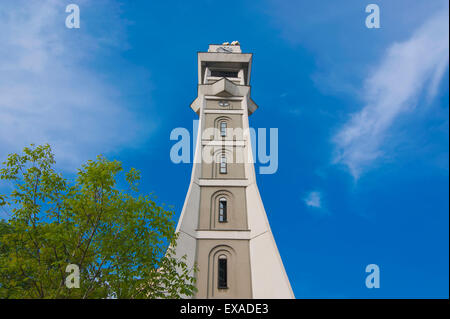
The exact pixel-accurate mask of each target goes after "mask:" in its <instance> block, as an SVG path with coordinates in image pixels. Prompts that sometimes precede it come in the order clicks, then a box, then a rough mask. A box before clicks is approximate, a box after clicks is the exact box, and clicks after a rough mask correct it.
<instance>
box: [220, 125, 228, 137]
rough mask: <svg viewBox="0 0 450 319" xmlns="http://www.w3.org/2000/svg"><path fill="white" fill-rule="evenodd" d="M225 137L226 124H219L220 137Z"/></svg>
mask: <svg viewBox="0 0 450 319" xmlns="http://www.w3.org/2000/svg"><path fill="white" fill-rule="evenodd" d="M226 135H227V122H220V136H222V137H225V136H226Z"/></svg>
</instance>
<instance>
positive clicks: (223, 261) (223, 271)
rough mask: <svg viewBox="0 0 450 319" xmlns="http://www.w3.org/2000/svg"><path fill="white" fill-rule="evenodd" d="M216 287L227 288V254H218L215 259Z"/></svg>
mask: <svg viewBox="0 0 450 319" xmlns="http://www.w3.org/2000/svg"><path fill="white" fill-rule="evenodd" d="M217 268H218V271H217V275H218V276H217V277H218V278H217V279H218V280H217V287H218V288H219V289H226V288H228V283H227V256H225V255H220V256H219V258H218V260H217Z"/></svg>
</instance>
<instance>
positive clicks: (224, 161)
mask: <svg viewBox="0 0 450 319" xmlns="http://www.w3.org/2000/svg"><path fill="white" fill-rule="evenodd" d="M226 173H227V158H226V157H225V154H222V155H221V157H220V174H226Z"/></svg>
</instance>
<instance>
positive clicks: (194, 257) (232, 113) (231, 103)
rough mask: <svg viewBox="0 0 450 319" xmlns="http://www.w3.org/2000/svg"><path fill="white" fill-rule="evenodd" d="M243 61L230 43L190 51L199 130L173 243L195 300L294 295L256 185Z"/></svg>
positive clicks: (247, 67) (251, 105)
mask: <svg viewBox="0 0 450 319" xmlns="http://www.w3.org/2000/svg"><path fill="white" fill-rule="evenodd" d="M251 61H252V55H251V54H248V53H242V52H241V48H240V45H239V43H238V42H233V43H232V44H231V45H230V44H228V43H226V44H223V45H210V46H209V49H208V52H199V53H198V95H197V98H196V99H195V100H194V102H192V104H191V108H192V109H193V110H194V111H195V112H196V113H197V114H198V115H199V117H200V120H199V129H198V134H197V144H196V150H195V156H194V164H193V168H192V176H191V182H190V186H189V190H188V193H187V196H186V200H185V203H184V206H183V210H182V213H181V216H180V219H179V221H178V225H177V232H178V233H179V238H178V242H177V247H176V253H177V256H180V257H181V256H183V255H187V264H188V266H189V267H193V265H194V264H195V263H196V264H197V266H198V273H197V275H196V277H197V284H196V285H197V289H198V292H197V294H196V295H195V298H294V294H293V292H292V289H291V286H290V283H289V279H288V277H287V275H286V272H285V270H284V266H283V262H282V260H281V258H280V255H279V253H278V249H277V246H276V244H275V240H274V238H273V235H272V232H271V230H270V226H269V222H268V219H267V215H266V212H265V210H264V206H263V203H262V200H261V197H260V194H259V191H258V187H257V185H256V178H255V169H254V165H253V156H252V151H251V140H250V134H249V122H248V116H249V115H250V114H252V113H253V112H254V111H255V110H256V109H257V108H258V106H257V105H256V103H255V102H253V100H252V99H251V97H250V72H251Z"/></svg>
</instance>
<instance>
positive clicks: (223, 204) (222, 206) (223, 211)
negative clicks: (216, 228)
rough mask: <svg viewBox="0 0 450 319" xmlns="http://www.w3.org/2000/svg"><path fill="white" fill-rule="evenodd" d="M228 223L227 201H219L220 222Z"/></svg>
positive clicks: (222, 199) (224, 199) (223, 199)
mask: <svg viewBox="0 0 450 319" xmlns="http://www.w3.org/2000/svg"><path fill="white" fill-rule="evenodd" d="M226 221H227V200H226V198H223V197H222V198H221V199H219V222H221V223H225V222H226Z"/></svg>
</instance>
